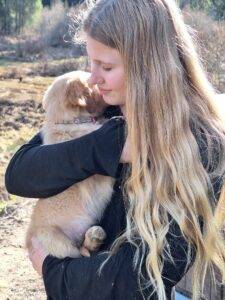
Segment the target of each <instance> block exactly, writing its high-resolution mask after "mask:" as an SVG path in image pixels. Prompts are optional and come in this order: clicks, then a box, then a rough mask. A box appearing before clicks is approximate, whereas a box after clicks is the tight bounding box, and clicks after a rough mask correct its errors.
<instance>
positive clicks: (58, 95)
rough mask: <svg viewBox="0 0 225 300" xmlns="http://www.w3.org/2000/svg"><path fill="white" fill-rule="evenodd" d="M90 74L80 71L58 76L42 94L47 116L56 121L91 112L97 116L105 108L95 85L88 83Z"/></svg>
mask: <svg viewBox="0 0 225 300" xmlns="http://www.w3.org/2000/svg"><path fill="white" fill-rule="evenodd" d="M89 77H90V74H89V73H87V72H82V71H75V72H70V73H67V74H65V75H62V76H59V77H58V78H57V79H56V80H55V81H54V82H53V84H52V85H51V86H50V87H49V88H48V90H47V91H46V93H45V95H44V99H43V107H44V109H45V110H46V113H47V116H48V117H51V119H52V117H53V115H55V117H56V118H54V119H57V121H59V120H61V119H63V120H65V119H66V120H67V121H68V120H69V119H70V118H73V117H74V116H80V115H87V114H91V115H93V116H99V115H101V114H102V113H103V111H104V110H105V108H106V103H105V102H104V100H103V98H102V96H100V95H99V92H98V89H97V87H92V88H91V87H90V86H89V85H88V78H89Z"/></svg>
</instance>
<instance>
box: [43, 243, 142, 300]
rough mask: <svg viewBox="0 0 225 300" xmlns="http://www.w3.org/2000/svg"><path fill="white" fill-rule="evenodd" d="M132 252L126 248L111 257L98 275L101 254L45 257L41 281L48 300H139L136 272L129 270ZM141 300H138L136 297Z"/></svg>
mask: <svg viewBox="0 0 225 300" xmlns="http://www.w3.org/2000/svg"><path fill="white" fill-rule="evenodd" d="M131 251H132V249H131V248H130V247H128V246H127V245H124V246H123V247H121V249H120V250H119V251H118V252H117V253H116V254H115V255H113V256H112V258H111V259H110V260H109V261H108V262H107V263H106V264H105V266H104V267H103V269H102V272H101V274H100V275H99V273H98V271H99V267H100V266H101V264H102V263H103V261H105V259H106V258H107V254H105V253H101V254H98V255H96V256H92V257H91V258H86V257H82V258H75V259H71V258H65V259H63V260H61V259H57V258H54V257H51V256H47V258H46V259H45V260H44V264H43V279H44V284H45V289H46V294H47V296H48V299H51V300H66V299H67V300H81V299H85V300H93V299H94V300H124V299H129V300H132V299H139V298H138V297H135V295H137V283H136V277H137V276H136V273H135V271H133V269H132V253H131ZM140 299H141V298H140Z"/></svg>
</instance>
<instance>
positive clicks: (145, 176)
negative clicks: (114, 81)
mask: <svg viewBox="0 0 225 300" xmlns="http://www.w3.org/2000/svg"><path fill="white" fill-rule="evenodd" d="M90 2H92V4H93V2H95V1H89V4H90ZM83 30H84V32H85V33H86V34H88V35H89V36H91V37H92V38H94V39H96V40H97V41H99V42H101V43H103V44H104V45H106V46H109V47H112V48H115V49H117V50H118V51H119V53H120V54H121V55H122V57H123V62H124V68H125V74H126V89H127V91H126V112H125V117H126V124H127V134H128V139H129V140H130V141H132V142H131V144H130V151H131V164H130V170H128V174H127V177H126V182H125V187H124V189H125V195H126V202H127V203H126V206H127V228H126V232H125V233H124V234H123V235H122V236H121V237H119V238H118V239H117V240H116V242H115V243H114V245H113V247H112V251H115V249H117V248H118V246H119V245H120V244H121V242H123V241H124V240H127V241H129V242H131V243H132V244H133V245H135V246H136V253H135V258H134V263H135V266H136V267H138V270H139V279H140V282H143V280H142V279H143V276H144V275H143V274H142V272H141V265H142V263H145V266H146V269H147V284H146V286H148V285H153V287H154V289H155V292H156V293H157V295H158V299H160V300H164V299H166V294H165V288H164V284H163V279H162V276H161V273H162V268H163V259H162V258H164V259H166V257H165V256H167V259H168V255H169V253H170V249H169V244H168V242H167V239H166V234H167V232H168V230H169V225H170V219H169V217H168V215H170V216H172V218H173V219H174V220H175V221H176V222H177V223H178V225H179V227H180V229H181V232H182V234H183V235H184V237H185V239H186V240H187V242H188V244H189V249H191V245H192V246H193V245H194V247H195V249H196V257H195V260H194V270H193V299H199V297H200V293H201V291H202V287H203V283H204V279H205V274H206V270H207V268H209V267H210V268H211V267H212V265H215V266H216V267H217V268H218V270H219V271H220V272H221V274H222V280H223V282H224V281H225V242H224V236H223V234H222V230H221V229H220V228H219V226H218V224H217V223H216V222H215V217H214V212H215V205H214V203H215V202H216V199H215V196H214V195H213V193H212V184H211V182H213V181H215V180H216V179H218V178H219V177H220V176H222V174H224V172H225V159H224V156H225V155H224V153H225V141H224V135H223V134H222V125H221V122H220V120H219V118H218V116H217V113H216V110H215V108H214V104H213V101H214V100H215V93H214V90H213V88H212V86H211V85H210V84H209V82H208V80H207V78H206V75H205V73H204V71H203V69H202V67H201V64H200V62H199V59H198V56H197V54H196V50H195V47H194V45H193V42H192V38H191V37H190V34H189V32H188V30H187V26H186V25H185V24H184V22H183V20H182V17H181V14H180V11H179V9H178V7H177V5H176V4H175V2H174V1H173V0H139V1H131V0H100V1H97V2H96V3H94V5H93V6H92V7H91V10H90V11H89V13H88V15H87V16H86V17H85V19H84V22H83ZM196 140H198V141H200V142H201V145H198V144H197V142H196ZM199 146H201V147H203V150H204V152H205V155H206V157H207V158H208V159H207V162H204V167H203V164H202V160H201V156H200V151H199ZM202 152H203V151H202ZM201 219H202V220H203V221H204V226H203V229H202V230H201V222H200V220H201ZM163 249H164V250H166V251H163ZM187 258H188V260H190V251H187ZM145 283H146V282H145Z"/></svg>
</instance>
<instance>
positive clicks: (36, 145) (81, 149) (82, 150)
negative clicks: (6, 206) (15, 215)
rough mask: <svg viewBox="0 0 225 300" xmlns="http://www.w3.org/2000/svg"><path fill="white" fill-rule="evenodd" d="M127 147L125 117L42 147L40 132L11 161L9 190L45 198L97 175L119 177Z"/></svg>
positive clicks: (13, 192)
mask: <svg viewBox="0 0 225 300" xmlns="http://www.w3.org/2000/svg"><path fill="white" fill-rule="evenodd" d="M123 145H124V121H123V119H122V118H114V119H111V120H109V121H108V122H106V123H105V124H104V125H103V126H102V127H101V128H100V129H98V130H96V131H94V132H92V133H90V134H87V135H85V136H82V137H80V138H78V139H74V140H71V141H68V142H62V143H59V144H53V145H42V138H41V134H40V133H39V134H37V135H36V136H35V137H34V138H33V139H32V140H31V141H30V142H29V143H27V144H25V145H23V146H22V147H21V148H20V149H19V150H18V151H17V152H16V153H15V155H14V156H13V158H12V159H11V161H10V163H9V165H8V168H7V170H6V174H5V185H6V188H7V190H8V192H9V193H11V194H15V195H18V196H23V197H32V198H45V197H50V196H53V195H56V194H58V193H60V192H62V191H64V190H65V189H67V188H68V187H69V186H71V185H72V184H74V183H76V182H79V181H82V180H83V179H85V178H87V177H89V176H91V175H93V174H101V175H108V176H112V177H116V174H117V171H118V167H119V160H120V156H121V152H122V149H123Z"/></svg>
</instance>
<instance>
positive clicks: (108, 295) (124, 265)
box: [43, 222, 194, 300]
mask: <svg viewBox="0 0 225 300" xmlns="http://www.w3.org/2000/svg"><path fill="white" fill-rule="evenodd" d="M167 240H168V242H169V244H170V247H171V255H172V257H173V260H174V263H173V262H172V261H171V260H170V259H169V258H168V259H166V260H165V261H164V266H163V271H162V276H163V281H164V285H165V290H166V294H167V296H168V299H170V295H171V290H172V287H173V286H175V285H176V284H177V283H178V282H179V281H180V280H181V278H182V277H183V276H184V274H185V273H186V272H187V271H188V269H189V267H190V265H188V266H187V250H188V245H187V242H186V240H185V239H184V237H183V236H182V234H181V232H180V229H179V226H178V225H177V224H176V223H175V222H172V223H171V225H170V231H169V232H168V234H167ZM191 254H192V255H193V256H194V250H193V249H192V252H191ZM106 257H107V254H98V255H96V256H94V257H91V258H75V259H72V258H65V259H57V258H54V257H51V256H47V257H46V259H45V260H44V264H43V279H44V284H45V289H46V293H47V296H48V299H51V300H66V299H68V300H81V299H85V300H92V299H95V300H109V299H110V300H124V299H129V300H139V299H140V300H142V299H143V297H142V295H141V292H140V289H139V285H138V273H137V271H136V270H134V269H133V258H134V248H133V246H132V245H131V244H129V243H126V244H124V245H123V246H121V248H120V249H119V251H118V252H117V253H116V254H114V255H113V257H112V258H111V259H110V260H109V262H108V263H106V265H105V267H104V268H103V271H102V275H101V276H99V275H98V273H97V271H98V269H99V267H100V266H101V264H102V262H103V261H104V260H105V258H106ZM152 292H153V290H152V287H151V286H150V287H149V288H147V289H144V290H143V291H142V293H143V294H144V296H145V299H147V298H148V297H149V296H150V295H151V293H152ZM150 299H157V298H156V296H155V295H154V296H152V297H151V298H150Z"/></svg>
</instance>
